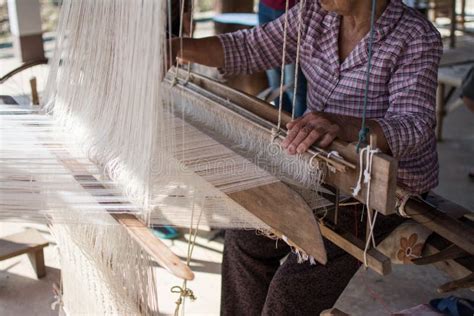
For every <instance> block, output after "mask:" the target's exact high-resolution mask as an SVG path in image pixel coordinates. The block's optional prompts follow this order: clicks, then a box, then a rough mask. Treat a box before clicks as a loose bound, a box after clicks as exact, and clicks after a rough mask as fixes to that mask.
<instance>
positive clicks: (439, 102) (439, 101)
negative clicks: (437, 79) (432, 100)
mask: <svg viewBox="0 0 474 316" xmlns="http://www.w3.org/2000/svg"><path fill="white" fill-rule="evenodd" d="M445 89H446V86H445V85H444V83H438V90H437V91H436V139H437V140H438V141H441V140H443V119H444V105H445V104H444V93H445Z"/></svg>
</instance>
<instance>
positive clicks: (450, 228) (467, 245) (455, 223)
mask: <svg viewBox="0 0 474 316" xmlns="http://www.w3.org/2000/svg"><path fill="white" fill-rule="evenodd" d="M405 212H406V213H407V214H408V215H409V216H410V217H411V218H412V219H413V220H415V221H417V222H419V223H420V224H422V225H423V226H425V227H427V228H428V229H431V230H432V231H434V232H436V233H437V234H439V235H441V236H442V237H444V238H446V239H447V240H449V241H450V242H452V243H453V244H455V245H457V246H459V247H460V248H462V249H464V250H465V251H467V252H468V253H469V254H471V255H472V254H474V229H473V228H472V227H470V226H469V225H467V224H465V223H463V222H461V221H459V220H457V219H455V218H453V217H451V216H449V215H447V214H446V213H443V212H441V211H440V210H438V209H437V208H436V207H434V206H432V205H430V204H428V203H426V202H425V201H422V200H419V199H409V200H408V201H407V203H406V205H405Z"/></svg>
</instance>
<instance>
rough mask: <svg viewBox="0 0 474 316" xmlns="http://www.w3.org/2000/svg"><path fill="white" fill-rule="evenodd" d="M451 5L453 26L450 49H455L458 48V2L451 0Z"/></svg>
mask: <svg viewBox="0 0 474 316" xmlns="http://www.w3.org/2000/svg"><path fill="white" fill-rule="evenodd" d="M450 5H451V7H450V16H451V25H450V29H449V32H450V33H449V48H454V47H455V46H456V19H457V17H456V0H451V3H450Z"/></svg>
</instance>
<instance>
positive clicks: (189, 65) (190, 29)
mask: <svg viewBox="0 0 474 316" xmlns="http://www.w3.org/2000/svg"><path fill="white" fill-rule="evenodd" d="M190 10H191V13H190V18H189V19H190V23H191V24H190V27H189V34H188V36H189V37H191V38H192V37H193V33H194V0H191V8H190ZM190 78H191V62H188V74H187V77H186V83H188V82H189V79H190Z"/></svg>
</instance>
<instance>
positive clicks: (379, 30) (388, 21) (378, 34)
mask: <svg viewBox="0 0 474 316" xmlns="http://www.w3.org/2000/svg"><path fill="white" fill-rule="evenodd" d="M402 14H403V3H402V0H390V2H389V3H388V5H387V7H386V8H385V11H384V12H383V13H382V15H381V16H380V17H379V18H378V20H377V21H376V23H375V36H374V41H375V42H378V41H380V40H382V39H383V38H385V37H386V36H387V35H388V34H390V32H391V31H392V30H393V29H394V28H395V26H396V25H397V23H398V21H399V20H400V18H401V17H402ZM336 20H337V14H336V13H334V12H330V13H328V14H327V15H326V16H325V17H324V19H323V22H322V24H323V26H324V28H325V29H327V30H329V29H331V28H332V27H335V22H336Z"/></svg>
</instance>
